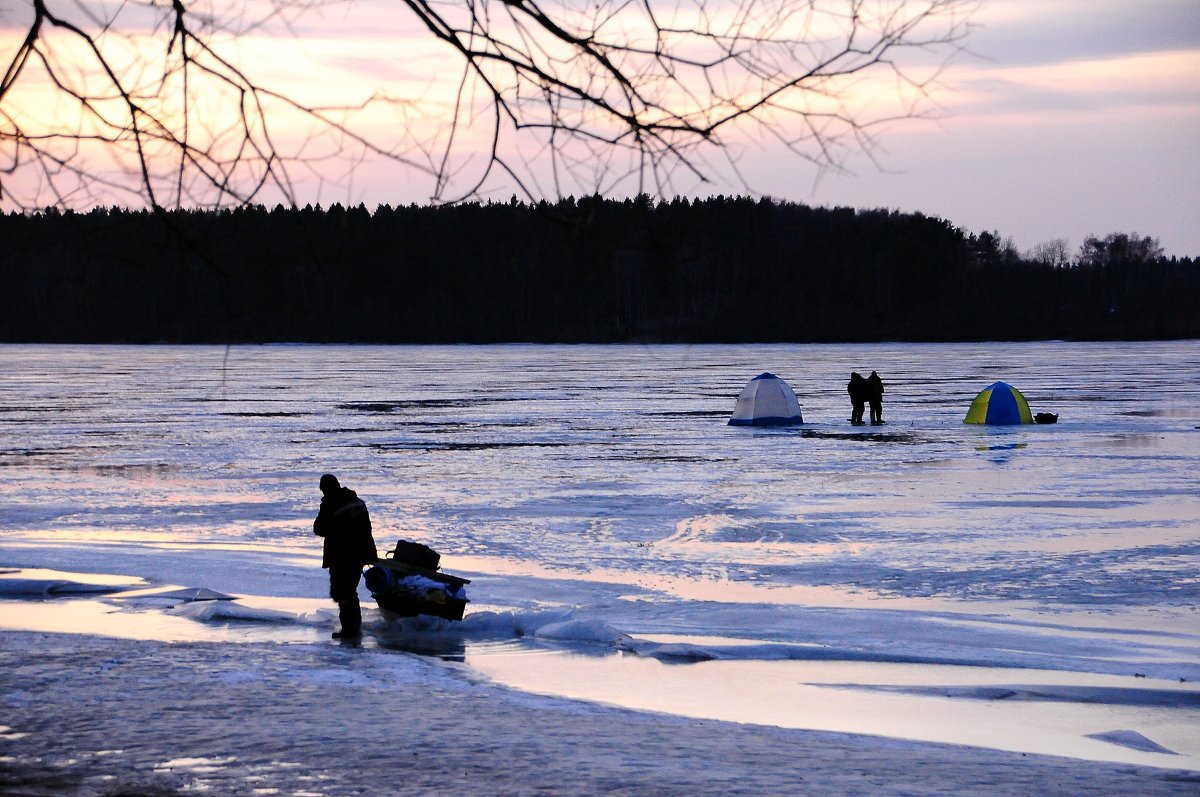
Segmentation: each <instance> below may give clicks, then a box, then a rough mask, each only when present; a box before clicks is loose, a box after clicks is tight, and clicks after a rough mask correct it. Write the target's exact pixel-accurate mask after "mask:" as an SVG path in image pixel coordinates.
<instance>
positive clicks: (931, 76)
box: [0, 0, 975, 312]
mask: <svg viewBox="0 0 1200 797" xmlns="http://www.w3.org/2000/svg"><path fill="white" fill-rule="evenodd" d="M327 4H330V5H331V4H332V3H331V2H329V0H276V1H275V2H272V3H268V4H261V5H260V4H256V3H252V2H248V1H247V2H239V1H238V0H231V2H220V1H219V0H134V1H133V2H124V3H111V4H110V3H101V2H99V1H98V0H16V1H15V3H12V4H9V5H8V6H6V11H5V12H4V13H6V15H7V16H6V18H5V19H4V20H3V24H5V25H8V26H14V25H19V26H21V29H22V30H23V31H24V35H23V36H21V37H19V38H18V40H17V41H18V44H17V46H16V48H15V51H14V52H12V53H11V58H9V59H7V64H5V63H3V62H0V68H3V70H4V71H3V73H2V75H0V172H2V173H3V174H4V175H5V180H4V181H3V182H2V183H0V203H3V204H5V205H7V206H8V207H10V208H17V209H31V208H35V207H42V206H45V205H51V204H53V205H57V206H62V207H81V206H87V205H93V204H96V203H98V202H114V201H115V202H119V203H122V204H127V203H130V202H133V201H136V200H139V199H140V200H144V201H145V202H147V203H149V204H150V205H151V206H153V207H159V208H163V207H172V206H174V207H183V206H195V207H219V206H228V205H239V204H250V203H254V202H263V201H268V202H275V201H283V202H285V203H287V204H299V203H301V202H302V201H303V198H302V197H301V196H300V193H299V191H298V190H297V182H296V180H297V176H298V175H300V174H305V173H307V172H308V171H309V170H312V171H314V172H317V173H319V174H322V175H324V176H325V177H326V178H328V177H329V175H330V174H331V173H332V174H338V173H340V174H345V173H347V172H350V173H352V172H353V170H354V166H355V164H356V163H358V162H360V161H362V160H363V159H368V158H383V159H389V160H391V161H394V162H396V163H399V164H403V165H404V166H406V167H408V169H409V170H410V172H411V173H412V174H414V175H422V176H424V177H425V178H426V179H427V180H428V186H429V196H430V197H431V198H432V199H433V200H435V201H438V202H441V201H450V200H458V199H462V198H469V197H472V196H475V195H477V194H479V193H480V192H482V191H484V190H486V189H487V188H488V187H490V186H494V185H495V184H497V183H499V182H503V181H507V182H508V183H510V184H511V185H513V186H515V187H516V190H518V191H520V192H522V193H523V194H524V195H525V196H527V197H531V198H532V197H535V196H548V195H551V194H554V195H562V194H566V193H571V192H572V191H582V192H583V193H585V194H590V193H593V192H601V193H609V192H613V191H625V192H629V193H651V194H655V195H658V196H666V195H670V194H672V193H676V192H677V187H678V186H679V185H681V184H688V185H689V186H690V185H693V184H695V182H696V181H702V180H705V179H708V178H709V177H710V176H711V175H712V174H713V173H714V172H715V171H719V170H721V169H724V168H727V170H728V171H732V172H734V173H736V159H734V158H729V157H728V156H729V155H730V154H731V153H728V152H727V151H726V146H727V145H728V143H729V141H730V140H731V138H733V137H736V136H737V135H739V134H738V133H737V132H736V131H739V130H746V129H749V131H751V132H752V134H753V135H754V136H757V137H766V138H769V139H772V140H775V141H778V142H779V143H781V144H782V145H783V146H785V147H787V148H788V149H790V150H791V151H792V152H794V153H795V154H796V155H797V156H799V157H801V158H805V159H808V160H811V161H813V162H815V163H817V164H820V165H822V166H825V167H837V166H838V165H839V164H841V162H842V160H843V158H844V156H845V154H846V152H848V151H861V150H864V149H865V150H867V151H868V152H869V151H870V150H871V149H872V147H873V140H872V131H873V129H875V127H876V126H877V125H879V124H880V123H883V122H887V121H890V120H892V119H894V118H897V117H905V116H914V115H920V114H921V113H922V110H921V109H922V108H923V107H924V106H923V105H922V103H921V102H920V100H922V99H923V98H924V97H925V96H926V95H927V93H928V92H929V91H930V89H931V87H932V86H933V85H934V82H935V81H936V80H937V78H938V75H939V73H940V70H941V67H942V66H944V63H945V61H946V59H948V58H950V57H952V56H953V55H954V54H955V53H956V52H957V51H958V49H959V47H960V45H961V42H962V40H963V38H964V37H965V35H966V34H967V32H968V29H969V23H968V18H969V14H970V11H971V10H972V8H973V6H974V5H975V0H730V2H728V3H726V2H724V1H723V0H685V2H675V1H674V0H669V1H663V2H660V0H645V2H641V3H626V2H624V1H623V0H596V2H591V3H573V2H569V1H568V0H549V1H548V2H543V0H450V1H448V2H447V1H442V2H435V0H404V2H402V3H399V4H397V6H396V8H397V9H403V11H400V10H397V11H396V12H395V13H397V14H401V13H403V14H408V15H411V18H412V19H413V20H415V21H417V22H418V23H419V24H420V25H421V26H422V27H423V28H424V31H425V32H426V33H427V35H428V36H430V37H431V38H432V39H433V40H436V41H437V42H438V43H440V44H441V45H442V46H443V48H444V50H445V52H446V53H448V54H450V55H451V56H452V57H454V58H455V59H456V64H457V69H458V70H459V75H458V91H457V94H456V95H455V96H454V98H453V100H452V101H451V103H450V105H449V107H448V110H446V111H445V116H444V117H443V118H440V119H438V120H437V121H438V124H437V125H435V126H433V128H432V129H433V131H434V132H432V133H429V134H428V135H426V133H425V132H424V131H427V130H430V129H431V126H430V125H427V124H423V120H422V118H421V114H422V113H424V111H423V110H422V107H421V105H420V103H419V101H418V100H419V98H418V97H416V96H414V97H397V96H394V95H392V94H388V93H385V92H382V91H376V92H374V93H371V92H369V91H365V90H364V91H363V93H362V96H358V97H354V98H353V99H349V100H346V101H345V102H342V103H338V104H336V105H333V106H330V105H320V104H316V103H314V102H313V101H312V100H308V99H306V98H305V97H303V96H300V95H297V94H290V93H287V91H285V90H284V89H283V88H281V87H280V86H279V85H272V84H269V83H267V82H264V79H262V78H261V77H260V76H258V75H256V74H254V73H252V72H251V71H250V67H249V66H245V65H244V63H245V62H244V61H243V60H241V59H240V58H239V57H238V48H239V47H240V46H242V44H241V43H242V42H244V41H245V39H244V34H247V33H249V32H254V33H255V34H256V35H263V34H271V33H278V32H279V31H280V30H281V29H292V30H301V31H302V29H303V25H304V24H305V21H306V15H307V14H311V13H313V12H314V11H315V10H318V9H320V8H321V7H323V6H325V5H327ZM399 46H401V45H400V44H399V43H398V47H399ZM2 55H3V53H0V56H2ZM422 66H423V67H424V68H425V69H427V70H431V69H435V68H438V66H437V65H432V66H431V65H429V64H422ZM873 73H879V75H880V77H883V78H885V79H887V80H889V81H890V83H889V84H888V85H891V86H893V87H894V88H895V91H896V94H895V97H894V99H895V102H893V103H880V102H879V97H878V96H877V94H875V93H872V96H871V98H870V99H871V101H870V102H863V103H861V104H856V102H855V101H854V100H853V99H852V94H851V92H850V91H849V90H848V87H849V86H850V85H852V84H854V83H855V82H860V81H861V80H862V79H863V77H864V76H865V75H870V74H873ZM356 88H357V87H347V90H346V93H347V94H353V93H354V91H355V90H356ZM884 106H887V108H888V109H887V110H883V111H879V110H876V109H879V108H881V107H884ZM380 111H386V112H388V113H389V114H391V115H392V117H393V118H395V119H397V122H396V123H395V124H394V125H393V126H392V128H391V130H392V132H391V133H387V134H381V133H376V132H371V130H372V128H370V127H369V126H368V124H367V120H368V118H370V117H371V116H372V115H375V116H378V113H379V112H380ZM481 127H482V128H486V133H487V136H486V139H487V142H486V143H485V145H484V151H483V152H482V153H476V152H473V151H472V150H471V149H470V148H469V147H465V148H462V147H464V145H463V143H462V142H463V137H464V131H465V129H467V128H471V129H475V130H477V129H479V128H481ZM285 128H287V129H291V130H295V129H306V130H309V131H310V133H309V134H308V136H307V137H306V138H304V139H303V140H302V141H300V142H298V143H297V142H289V141H288V140H287V136H285V135H283V134H282V131H283V130H284V129H285ZM460 148H462V149H460ZM521 153H528V154H525V155H522V154H521ZM335 156H336V157H337V158H338V159H339V160H338V165H337V166H336V167H332V168H325V166H324V161H325V160H326V159H328V158H331V157H335ZM723 157H724V158H726V159H727V160H726V167H719V166H718V165H717V164H718V162H719V161H720V160H721V159H722V158H723ZM106 160H108V161H115V162H116V163H117V164H118V168H116V169H105V168H102V167H101V165H100V164H101V162H102V161H106ZM543 169H545V174H543V173H542V170H543ZM543 180H545V181H547V182H549V183H552V185H548V184H544V183H542V182H540V181H543ZM629 268H630V269H632V270H631V271H630V272H629V276H630V277H632V274H633V273H634V272H635V271H638V270H639V269H640V267H639V266H634V265H630V266H629ZM630 284H632V283H630ZM628 309H629V310H630V312H632V311H633V308H632V307H630V308H628Z"/></svg>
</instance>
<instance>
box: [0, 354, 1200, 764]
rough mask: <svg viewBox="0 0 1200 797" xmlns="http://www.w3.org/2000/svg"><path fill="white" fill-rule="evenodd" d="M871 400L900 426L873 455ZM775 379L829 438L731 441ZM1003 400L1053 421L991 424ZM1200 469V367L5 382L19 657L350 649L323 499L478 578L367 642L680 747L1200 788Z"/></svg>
mask: <svg viewBox="0 0 1200 797" xmlns="http://www.w3.org/2000/svg"><path fill="white" fill-rule="evenodd" d="M873 369H874V370H878V371H879V373H880V374H881V375H882V377H883V379H884V381H885V383H886V385H887V393H886V395H885V397H884V399H885V401H884V417H885V419H886V420H887V423H886V424H885V425H883V426H879V427H871V426H866V427H863V426H857V427H856V426H851V425H850V424H849V422H848V421H847V420H846V419H847V418H848V417H849V412H850V407H849V401H848V398H847V396H846V393H845V383H846V380H847V377H848V375H849V373H850V371H851V370H857V371H860V372H862V373H864V374H866V373H869V372H870V371H871V370H873ZM762 371H771V372H773V373H775V374H777V375H779V376H781V377H783V378H784V379H786V380H787V381H788V382H789V383H790V384H791V386H792V387H793V388H794V389H795V390H796V392H797V394H798V395H799V398H800V404H801V407H802V409H803V412H804V417H805V420H806V421H807V423H806V424H805V425H804V426H801V427H794V428H781V429H766V430H764V429H753V428H745V427H730V426H728V425H726V421H727V419H728V417H729V413H730V412H731V411H732V409H733V403H734V399H735V398H736V396H737V394H738V392H739V391H740V390H741V389H742V387H743V386H744V385H745V383H746V381H747V380H749V379H750V378H751V377H752V376H754V375H756V374H758V373H760V372H762ZM997 379H1003V380H1005V381H1007V382H1009V383H1011V384H1013V385H1014V386H1016V387H1017V388H1019V389H1020V390H1021V391H1022V392H1023V393H1024V394H1025V396H1026V397H1027V398H1028V399H1029V402H1030V404H1031V407H1032V408H1033V411H1034V412H1041V411H1048V412H1055V413H1059V414H1060V420H1059V422H1058V423H1057V424H1055V425H1048V426H1024V427H973V426H966V425H964V424H963V423H962V418H963V416H964V414H965V413H966V410H967V407H968V406H969V405H970V403H971V400H972V398H974V396H975V394H976V393H977V392H978V391H979V390H980V389H982V388H983V387H985V386H986V385H988V384H990V383H991V382H993V381H995V380H997ZM1198 467H1200V346H1197V345H1196V343H1195V342H1194V341H1185V342H1170V343H1136V344H1134V343H1120V344H1105V343H1088V344H1076V343H1058V342H1054V343H1033V344H953V345H940V344H939V345H934V344H925V345H913V344H890V345H820V346H812V345H809V346H799V345H776V346H764V345H755V346H727V345H719V346H718V345H711V346H647V347H639V346H570V347H567V346H561V347H559V346H555V347H537V346H484V347H471V346H450V347H342V346H338V347H333V346H266V347H232V348H229V349H226V348H221V347H171V346H150V347H118V346H101V347H82V346H81V347H74V346H0V478H3V480H4V483H5V489H4V495H5V497H4V502H3V505H2V506H0V535H2V536H0V567H3V568H7V569H9V570H13V571H18V570H19V571H20V572H10V573H8V574H7V576H5V577H4V578H0V592H3V593H4V599H3V600H2V601H0V627H4V628H9V629H14V630H16V629H21V630H57V631H68V632H76V633H79V632H90V633H101V634H106V635H112V636H129V637H133V638H160V639H167V640H170V639H209V640H218V641H223V642H229V643H230V644H235V643H237V642H238V641H243V640H246V641H264V640H266V641H276V642H278V643H280V644H286V643H288V642H298V641H307V642H311V641H315V640H318V639H322V638H325V637H326V636H327V635H328V632H329V630H330V629H331V628H332V627H333V626H332V625H331V624H330V614H329V611H328V608H322V607H328V606H329V605H330V604H328V602H327V601H323V600H321V599H322V597H323V595H324V592H325V582H324V574H323V572H322V571H320V569H319V567H318V564H319V554H320V551H319V540H318V539H317V538H316V537H314V536H313V535H312V533H311V522H312V518H313V516H314V515H315V513H316V508H317V504H318V501H319V493H318V491H317V488H316V484H317V479H318V477H319V476H320V474H321V473H324V472H326V471H331V472H334V473H336V474H338V475H339V476H340V477H341V478H342V481H343V483H345V484H346V485H347V486H349V487H351V488H353V489H355V490H357V491H358V493H359V494H360V496H362V497H363V498H364V499H365V500H366V501H367V504H368V506H369V507H370V509H371V511H372V516H373V519H374V523H375V537H376V541H377V542H378V543H379V546H380V547H381V548H390V547H391V545H392V544H393V543H394V541H395V540H396V539H398V538H406V539H413V540H419V541H422V542H426V543H428V544H431V545H433V546H434V547H435V548H437V549H438V550H439V551H440V552H441V553H442V564H443V567H444V568H445V569H447V570H448V571H450V572H454V573H459V574H462V575H465V576H467V577H469V578H471V579H473V583H472V585H471V587H470V588H469V594H470V597H471V599H472V601H473V602H472V604H471V605H470V606H469V607H468V617H467V620H466V621H465V622H464V623H463V624H462V625H461V626H459V627H456V628H453V629H444V628H440V627H433V628H429V629H423V630H414V629H413V628H395V627H393V628H384V627H383V625H382V623H380V622H378V616H377V615H374V620H375V624H374V625H373V626H372V627H373V629H374V636H373V638H372V641H371V642H369V644H370V645H377V646H379V647H380V648H387V647H389V646H394V647H400V648H404V649H410V650H411V649H429V650H431V651H433V652H437V653H441V654H442V655H444V656H446V657H448V658H455V659H460V660H463V661H465V662H466V663H467V664H468V665H469V666H470V667H472V668H474V669H475V670H477V671H478V672H480V673H483V674H484V675H486V676H488V677H490V678H493V679H495V680H497V681H498V682H501V683H505V684H510V685H512V686H515V687H517V688H520V689H525V690H529V691H534V692H543V693H548V694H559V695H566V696H571V697H577V698H580V699H585V700H594V701H603V702H609V703H616V704H619V705H626V706H631V707H636V708H646V709H652V710H656V711H664V712H669V713H676V714H681V715H684V716H695V717H710V718H718V719H732V720H736V721H739V722H758V723H763V724H772V725H781V726H785V727H803V728H819V729H828V730H848V731H852V732H857V733H875V734H880V735H887V736H896V737H902V738H913V739H925V740H935V741H956V742H962V743H967V744H975V745H980V746H986V747H996V748H999V749H1008V750H1021V751H1026V750H1028V751H1034V752H1049V753H1058V754H1063V755H1073V756H1077V757H1081V758H1094V759H1100V760H1113V761H1129V762H1132V763H1139V764H1152V765H1156V766H1164V767H1182V768H1191V769H1200V733H1197V732H1196V730H1195V729H1196V728H1198V727H1200V690H1198V689H1197V683H1198V682H1200V613H1198V610H1197V605H1198V603H1200V600H1198V599H1200V575H1198V574H1200V556H1198V554H1200V475H1198V472H1197V471H1198ZM35 568H51V569H53V570H54V571H57V572H52V573H46V572H38V571H36V570H34V569H35ZM78 573H95V574H108V575H119V576H128V577H137V578H140V579H142V581H140V582H125V583H123V584H121V585H120V587H121V588H130V587H133V586H141V587H155V586H164V585H178V586H188V587H207V588H210V589H214V590H218V591H221V592H226V593H231V594H235V595H238V596H242V598H241V599H240V600H239V601H238V603H237V606H239V607H241V608H240V609H237V610H229V611H227V612H225V613H224V614H222V612H221V611H216V612H215V613H214V610H209V611H208V612H207V613H203V612H196V611H192V612H191V614H189V611H190V610H188V609H187V607H183V610H180V608H179V607H176V608H174V609H162V608H155V607H154V605H153V601H150V602H149V603H148V602H147V601H145V600H137V599H134V598H128V597H126V598H123V597H121V595H120V593H117V594H115V595H108V596H106V597H105V596H99V595H97V594H94V593H93V592H91V591H88V587H87V586H86V585H84V584H83V582H84V581H87V579H83V578H81V577H80V576H78V575H74V574H78ZM93 581H95V579H93ZM39 584H42V585H53V584H58V585H59V586H58V587H57V588H56V590H57V594H55V595H53V596H45V595H39V594H37V593H38V592H39V590H40V589H41V587H39ZM22 585H23V586H22ZM101 586H102V587H105V588H107V587H111V586H112V585H107V586H105V585H101ZM42 591H44V590H42ZM31 593H32V595H31ZM364 594H365V592H364ZM364 606H365V607H367V608H368V609H369V608H370V606H369V601H366V602H365V603H364ZM239 612H240V613H241V614H240V615H239ZM255 618H257V620H258V621H257V622H239V620H240V621H245V620H247V619H255ZM372 619H373V618H372V616H371V615H369V616H368V620H369V621H371V620H372ZM1164 750H1166V751H1167V752H1164Z"/></svg>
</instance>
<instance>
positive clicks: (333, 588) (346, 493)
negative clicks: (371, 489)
mask: <svg viewBox="0 0 1200 797" xmlns="http://www.w3.org/2000/svg"><path fill="white" fill-rule="evenodd" d="M321 494H322V496H323V497H322V498H321V511H320V512H318V513H317V519H316V520H315V521H313V533H314V534H316V535H317V536H318V537H324V538H325V546H324V551H323V552H322V555H321V567H324V568H327V569H328V570H329V597H330V598H332V599H333V601H334V602H335V603H337V605H338V614H339V616H340V618H341V621H342V628H341V630H340V631H336V632H334V635H333V638H334V639H349V638H354V637H357V636H359V635H360V633H361V632H360V628H361V626H362V609H361V608H360V607H359V605H358V582H359V579H361V578H362V569H363V565H366V564H370V563H372V562H374V561H375V560H376V559H378V555H377V554H376V551H375V538H374V537H373V536H371V515H370V513H368V512H367V505H366V504H365V503H363V500H362V499H361V498H359V497H358V494H357V493H356V492H354V491H353V490H349V489H347V488H345V487H343V486H342V485H341V484H340V483H339V482H338V480H337V477H336V476H334V475H333V474H331V473H326V474H325V475H324V476H322V477H321Z"/></svg>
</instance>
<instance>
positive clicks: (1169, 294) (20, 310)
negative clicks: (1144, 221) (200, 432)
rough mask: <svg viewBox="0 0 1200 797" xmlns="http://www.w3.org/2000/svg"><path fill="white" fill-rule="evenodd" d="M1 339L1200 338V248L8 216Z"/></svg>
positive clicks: (963, 235) (782, 220) (493, 222)
mask: <svg viewBox="0 0 1200 797" xmlns="http://www.w3.org/2000/svg"><path fill="white" fill-rule="evenodd" d="M0 240H3V241H4V242H5V245H4V246H3V247H2V248H0V284H3V285H4V286H5V290H4V291H3V292H0V341H3V342H44V343H58V342H61V343H153V342H163V343H208V344H229V343H264V342H296V343H300V342H305V343H378V344H453V343H510V342H520V343H632V344H651V343H769V342H791V343H867V342H893V341H895V342H900V341H904V342H984V341H1032V340H1056V339H1062V340H1072V341H1084V340H1096V341H1101V340H1103V341H1113V340H1121V341H1135V340H1186V339H1193V338H1200V313H1197V312H1196V311H1195V308H1196V307H1200V260H1197V259H1194V258H1189V257H1185V258H1176V257H1171V258H1167V257H1164V256H1162V254H1161V249H1160V248H1159V247H1158V245H1157V242H1156V241H1155V240H1154V239H1151V238H1141V237H1138V236H1136V235H1126V234H1121V233H1114V234H1110V235H1108V236H1105V237H1103V238H1095V237H1094V238H1089V239H1087V240H1086V241H1085V242H1084V244H1083V246H1081V247H1080V249H1079V252H1078V253H1077V254H1073V253H1071V252H1070V251H1068V250H1067V247H1066V243H1065V242H1062V241H1060V242H1050V243H1056V244H1057V246H1051V245H1050V244H1047V245H1045V246H1039V247H1035V250H1034V251H1033V252H1031V253H1028V254H1021V253H1019V252H1017V251H1016V249H1015V248H1014V246H1013V244H1012V243H1011V241H1009V240H1006V239H1003V238H1001V236H1000V235H999V233H995V232H983V233H979V234H976V233H968V232H966V231H964V230H961V229H959V228H957V227H955V226H954V225H952V224H951V223H950V222H948V221H946V220H944V219H939V218H932V217H928V216H924V215H922V214H919V213H899V212H896V211H888V210H853V209H850V208H832V209H830V208H813V207H808V206H804V205H796V204H790V203H776V202H773V201H770V200H755V199H749V198H737V197H728V198H727V197H716V198H712V199H708V200H701V201H696V202H689V201H687V200H675V201H673V202H662V203H657V204H655V203H653V202H651V201H650V200H649V199H648V198H639V199H637V200H626V201H616V200H604V199H598V198H583V199H578V200H576V199H567V200H562V201H561V202H559V203H557V204H549V203H544V202H543V203H539V204H536V205H526V204H522V203H516V202H512V203H491V204H485V205H481V204H464V205H451V206H442V207H419V206H408V207H397V208H392V207H388V206H382V207H380V208H377V209H376V210H374V211H368V210H367V209H366V208H365V207H363V206H361V205H360V206H358V207H354V208H344V207H342V206H340V205H334V206H331V207H329V208H325V209H322V208H313V207H305V208H284V207H282V206H279V207H276V208H273V209H268V208H264V207H245V208H238V209H233V210H223V211H182V210H181V211H168V212H164V213H162V214H154V213H151V212H149V211H128V210H122V209H96V210H92V211H90V212H87V213H61V212H57V211H55V212H46V213H41V214H35V215H30V216H25V215H19V214H7V215H3V214H0Z"/></svg>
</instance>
